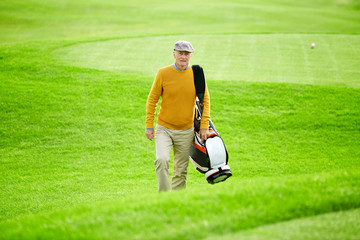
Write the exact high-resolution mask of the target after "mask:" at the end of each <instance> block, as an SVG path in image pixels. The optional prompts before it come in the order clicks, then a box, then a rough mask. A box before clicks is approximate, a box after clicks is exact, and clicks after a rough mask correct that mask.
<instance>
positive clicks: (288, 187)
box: [0, 170, 360, 239]
mask: <svg viewBox="0 0 360 240" xmlns="http://www.w3.org/2000/svg"><path fill="white" fill-rule="evenodd" d="M359 176H360V175H359V171H358V170H355V171H354V170H341V171H333V172H328V173H322V174H312V175H292V176H288V177H287V178H281V177H280V178H279V177H273V178H253V179H247V180H242V181H236V182H235V181H229V182H228V183H227V184H218V185H215V186H209V185H208V186H206V187H198V188H195V189H193V190H190V191H186V192H185V191H180V192H176V193H172V194H160V195H159V194H157V193H153V194H144V195H142V196H131V197H128V198H125V199H121V200H118V201H112V202H107V203H106V204H104V203H101V204H91V205H82V206H81V205H80V206H77V207H74V208H71V209H66V210H62V211H54V212H52V213H41V214H37V215H32V216H27V217H21V218H18V219H13V220H9V221H6V222H3V223H1V224H0V230H1V231H0V234H1V235H0V236H2V237H3V238H5V239H13V238H21V239H49V238H57V239H69V238H76V239H99V238H118V239H123V238H126V239H145V238H146V239H203V238H206V237H210V236H211V235H214V234H216V235H223V234H230V233H234V232H238V231H239V230H245V229H249V228H254V227H257V226H260V225H264V224H270V223H275V222H279V221H286V220H290V219H294V218H299V217H305V216H314V215H318V214H322V213H328V212H332V211H339V210H346V209H352V208H358V207H359V206H360V201H359V199H360V198H359V197H360V195H359V192H360V191H359V185H358V182H359ZM334 186H336V187H334ZM179 199H182V200H181V201H179Z"/></svg>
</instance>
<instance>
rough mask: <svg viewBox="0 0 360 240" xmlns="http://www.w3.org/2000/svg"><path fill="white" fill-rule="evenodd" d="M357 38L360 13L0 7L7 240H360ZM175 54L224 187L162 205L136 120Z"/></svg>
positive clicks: (194, 179)
mask: <svg viewBox="0 0 360 240" xmlns="http://www.w3.org/2000/svg"><path fill="white" fill-rule="evenodd" d="M359 34H360V3H359V1H357V0H341V1H340V0H316V1H310V0H305V1H301V2H297V1H291V0H267V1H265V0H252V1H250V0H239V1H236V0H224V1H216V0H208V1H206V4H205V3H204V2H203V1H182V2H181V3H179V2H168V1H164V0H151V1H144V0H134V1H122V0H121V1H115V0H102V1H100V0H90V1H88V0H87V1H85V0H77V1H72V0H64V1H55V0H49V1H41V0H28V1H24V0H14V1H10V0H5V1H2V2H0V172H1V178H0V239H146V240H150V239H154V240H155V239H156V240H159V239H169V240H173V239H179V240H180V239H181V240H182V239H186V240H189V239H190V240H191V239H194V240H198V239H204V240H205V239H206V240H213V239H225V240H226V239H249V240H255V239H256V240H265V239H266V240H272V239H274V240H275V239H281V240H288V239H289V240H290V239H292V240H293V239H295V240H297V239H299V240H300V239H301V240H304V239H309V240H310V239H311V240H314V239H315V240H316V239H330V240H335V239H341V240H346V239H348V240H355V239H359V237H360V235H359V232H360V228H359V224H358V223H359V219H360V212H359V208H360V144H359V142H360V68H359V66H360V58H359V56H360V35H359ZM178 40H187V41H190V42H191V43H192V44H193V46H194V48H195V52H194V54H193V57H192V59H191V64H200V65H201V66H203V68H204V70H205V75H206V80H207V85H208V88H209V92H210V96H211V119H212V121H213V122H214V124H215V126H216V129H217V130H218V131H219V132H220V134H221V136H222V138H223V140H224V142H225V144H226V147H227V150H228V152H229V165H230V167H231V171H232V174H233V176H232V177H231V178H229V179H228V180H227V181H225V182H222V183H219V184H215V185H210V184H208V183H207V181H206V179H205V177H204V175H203V174H201V173H199V172H198V171H196V169H195V167H194V166H193V165H192V164H191V163H190V164H189V169H188V183H187V189H186V190H184V191H174V192H170V193H166V194H159V193H158V192H157V182H156V174H155V169H154V160H155V143H154V142H150V141H149V140H147V139H146V136H145V134H144V131H145V105H146V99H147V96H148V94H149V91H150V88H151V86H152V83H153V80H154V76H155V74H156V72H157V70H158V69H159V68H161V67H164V66H167V65H170V64H172V63H173V62H174V59H173V56H172V51H173V49H172V48H173V45H174V43H175V42H176V41H178ZM312 43H315V48H312V47H311V45H312ZM172 164H173V163H172V161H171V163H170V174H172Z"/></svg>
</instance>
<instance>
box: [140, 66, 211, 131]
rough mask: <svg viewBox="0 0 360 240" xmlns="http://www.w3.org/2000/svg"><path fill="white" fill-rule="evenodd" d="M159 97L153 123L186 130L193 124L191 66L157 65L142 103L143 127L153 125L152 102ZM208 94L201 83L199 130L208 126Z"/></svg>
mask: <svg viewBox="0 0 360 240" xmlns="http://www.w3.org/2000/svg"><path fill="white" fill-rule="evenodd" d="M160 97H161V106H160V112H159V116H158V119H157V123H158V124H160V125H162V126H164V127H167V128H170V129H177V130H179V129H188V128H190V127H192V126H193V125H194V109H195V100H196V91H195V85H194V75H193V70H192V68H191V67H189V68H188V69H186V70H184V71H179V70H177V69H175V68H174V66H172V65H170V66H167V67H164V68H161V69H160V70H159V71H158V72H157V74H156V77H155V80H154V83H153V85H152V88H151V91H150V94H149V96H148V99H147V103H146V128H154V119H155V112H156V105H157V103H158V101H159V99H160ZM209 120H210V97H209V92H208V89H207V86H205V96H204V110H203V117H202V120H201V125H200V128H201V129H208V127H209Z"/></svg>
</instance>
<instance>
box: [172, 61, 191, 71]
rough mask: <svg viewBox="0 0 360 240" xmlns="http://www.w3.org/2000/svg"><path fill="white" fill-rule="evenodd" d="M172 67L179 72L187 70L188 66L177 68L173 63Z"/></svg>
mask: <svg viewBox="0 0 360 240" xmlns="http://www.w3.org/2000/svg"><path fill="white" fill-rule="evenodd" d="M173 66H174V67H175V68H176V69H177V70H179V71H185V70H186V69H188V67H189V66H190V64H189V65H187V66H178V65H177V64H176V63H174V64H173Z"/></svg>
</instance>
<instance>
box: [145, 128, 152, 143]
mask: <svg viewBox="0 0 360 240" xmlns="http://www.w3.org/2000/svg"><path fill="white" fill-rule="evenodd" d="M145 135H146V137H147V138H148V139H149V140H150V141H152V140H153V139H154V129H151V128H150V129H146V130H145Z"/></svg>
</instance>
